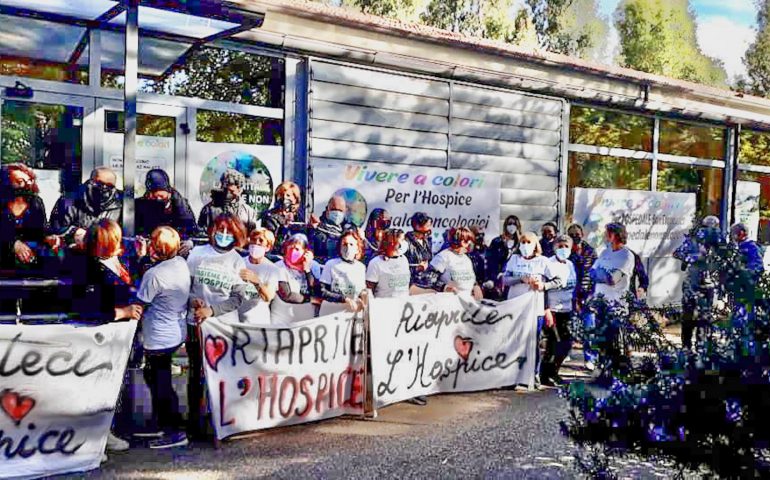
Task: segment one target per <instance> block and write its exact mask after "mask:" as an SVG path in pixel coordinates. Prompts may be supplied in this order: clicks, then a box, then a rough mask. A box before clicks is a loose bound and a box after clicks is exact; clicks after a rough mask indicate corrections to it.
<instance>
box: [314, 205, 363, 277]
mask: <svg viewBox="0 0 770 480" xmlns="http://www.w3.org/2000/svg"><path fill="white" fill-rule="evenodd" d="M346 208H347V205H346V203H345V199H344V198H343V197H341V196H339V195H335V196H334V197H332V198H331V199H329V203H328V204H327V205H326V210H324V213H323V214H322V215H321V218H320V222H319V224H318V226H316V227H315V228H313V229H312V230H311V231H310V240H311V242H310V243H311V245H312V247H313V254H314V255H315V258H316V260H317V261H318V262H320V263H325V262H326V261H328V260H330V259H332V258H334V257H335V256H336V255H337V251H338V248H337V247H338V244H339V242H340V238H341V237H342V234H343V233H345V232H346V231H348V230H354V229H355V226H353V224H352V223H350V222H348V221H347V220H345V209H346Z"/></svg>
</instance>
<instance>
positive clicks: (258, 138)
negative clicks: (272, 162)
mask: <svg viewBox="0 0 770 480" xmlns="http://www.w3.org/2000/svg"><path fill="white" fill-rule="evenodd" d="M195 118H196V120H197V124H198V133H197V135H196V138H195V139H196V140H197V141H199V142H214V143H244V144H255V145H283V120H276V119H270V118H260V117H252V116H250V115H241V114H238V113H225V112H214V111H210V110H198V111H197V113H196V115H195Z"/></svg>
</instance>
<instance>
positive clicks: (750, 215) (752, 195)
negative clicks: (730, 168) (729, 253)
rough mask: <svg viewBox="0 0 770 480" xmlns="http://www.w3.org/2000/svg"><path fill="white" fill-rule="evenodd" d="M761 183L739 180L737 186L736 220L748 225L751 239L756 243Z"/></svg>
mask: <svg viewBox="0 0 770 480" xmlns="http://www.w3.org/2000/svg"><path fill="white" fill-rule="evenodd" d="M761 192H762V186H761V185H760V184H759V182H747V181H743V180H738V182H736V184H735V220H736V221H737V222H740V223H742V224H744V225H746V228H747V229H748V230H749V238H751V239H752V240H754V241H756V240H757V234H758V233H759V217H760V215H759V197H760V195H761Z"/></svg>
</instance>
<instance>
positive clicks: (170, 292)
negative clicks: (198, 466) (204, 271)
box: [137, 226, 192, 449]
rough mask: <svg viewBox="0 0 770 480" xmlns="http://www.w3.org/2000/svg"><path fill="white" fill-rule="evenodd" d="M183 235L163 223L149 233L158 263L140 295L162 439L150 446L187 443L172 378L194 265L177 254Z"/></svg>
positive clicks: (147, 367)
mask: <svg viewBox="0 0 770 480" xmlns="http://www.w3.org/2000/svg"><path fill="white" fill-rule="evenodd" d="M180 245H181V238H180V236H179V233H177V231H176V230H174V229H173V228H171V227H168V226H161V227H158V228H156V229H155V230H154V231H153V232H152V234H151V235H150V244H149V255H150V256H151V257H153V259H154V260H155V262H156V263H155V265H154V266H153V267H152V268H150V269H149V270H148V271H147V272H145V274H144V276H143V277H142V282H141V284H140V286H139V292H138V293H137V298H138V299H139V301H141V302H142V303H143V304H144V317H143V318H142V338H143V339H144V356H145V364H144V380H145V382H146V384H147V386H148V388H149V389H150V397H151V399H152V412H153V419H154V423H155V426H156V427H157V429H158V432H160V433H162V437H161V438H159V439H157V440H153V441H151V442H150V445H149V446H150V448H154V449H158V448H171V447H179V446H183V445H187V443H188V441H187V435H185V433H184V432H183V427H184V424H183V421H182V416H181V414H180V411H179V399H178V398H177V395H176V392H174V388H173V383H172V379H171V359H172V357H173V355H174V352H176V351H177V350H178V349H179V347H181V346H182V343H183V342H184V340H185V333H186V331H185V325H186V321H185V319H186V317H187V304H188V301H189V298H190V288H191V286H192V284H191V280H190V269H189V268H188V267H187V262H186V261H185V260H184V258H182V257H180V256H179V255H178V252H179V247H180Z"/></svg>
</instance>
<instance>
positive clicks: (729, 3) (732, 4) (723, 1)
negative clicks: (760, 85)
mask: <svg viewBox="0 0 770 480" xmlns="http://www.w3.org/2000/svg"><path fill="white" fill-rule="evenodd" d="M618 3H619V0H599V5H600V9H601V11H602V13H604V14H605V15H607V17H608V18H609V19H610V20H611V19H612V14H613V12H614V11H615V8H616V7H617V5H618ZM690 3H691V5H692V6H693V8H694V9H695V13H696V16H697V19H696V21H697V23H698V44H699V45H700V47H701V49H702V50H703V52H704V53H706V54H707V55H710V56H712V57H716V58H718V59H720V60H722V61H723V62H724V63H725V69H726V70H727V73H728V75H729V76H730V77H731V78H733V77H735V76H736V75H739V74H743V73H745V68H744V67H743V62H742V61H741V58H742V57H743V54H744V53H745V52H746V48H747V47H748V46H749V44H750V43H751V42H752V41H753V40H754V35H755V30H754V29H755V26H756V6H755V5H754V0H690ZM610 23H612V22H611V21H610ZM617 44H618V39H617V34H616V33H615V32H614V29H613V32H612V33H611V38H610V41H609V45H610V48H609V49H608V58H607V60H608V61H609V60H611V58H612V57H613V55H614V53H616V52H613V50H616V48H617Z"/></svg>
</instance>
